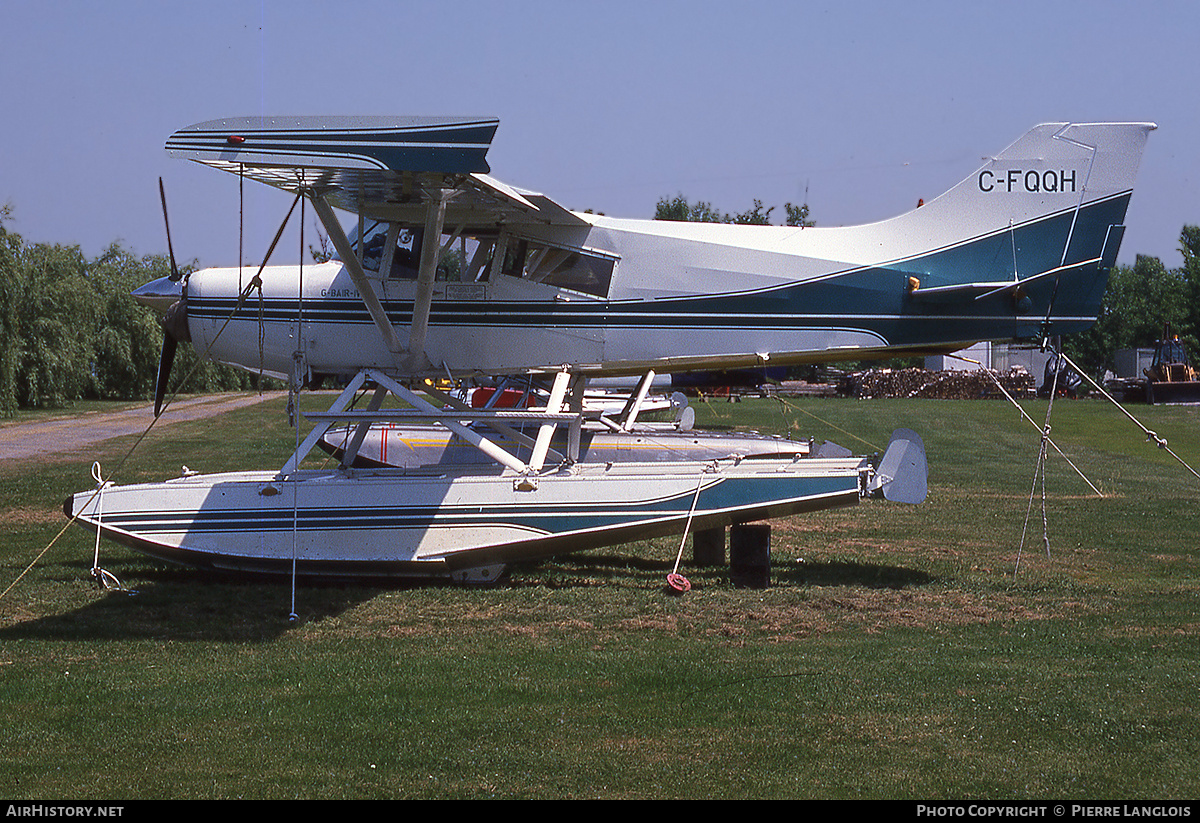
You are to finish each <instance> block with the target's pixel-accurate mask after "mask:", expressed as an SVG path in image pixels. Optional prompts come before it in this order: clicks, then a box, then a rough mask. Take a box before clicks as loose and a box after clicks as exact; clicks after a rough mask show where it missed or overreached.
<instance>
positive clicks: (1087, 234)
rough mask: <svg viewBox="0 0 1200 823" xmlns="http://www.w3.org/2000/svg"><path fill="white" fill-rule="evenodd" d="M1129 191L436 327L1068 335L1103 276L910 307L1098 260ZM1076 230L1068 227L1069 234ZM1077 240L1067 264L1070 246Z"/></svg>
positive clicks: (321, 316)
mask: <svg viewBox="0 0 1200 823" xmlns="http://www.w3.org/2000/svg"><path fill="white" fill-rule="evenodd" d="M1128 202H1129V194H1128V193H1125V194H1122V195H1120V196H1117V197H1112V198H1109V199H1106V200H1103V201H1099V202H1097V203H1093V204H1090V205H1089V206H1087V207H1086V208H1083V209H1081V210H1080V211H1079V212H1078V214H1076V213H1075V212H1074V211H1068V212H1063V213H1060V214H1056V215H1052V216H1050V217H1047V218H1044V219H1042V220H1039V221H1036V222H1034V223H1030V224H1028V225H1025V226H1021V227H1016V228H1014V229H1013V230H1011V231H1007V230H1006V231H1001V232H996V233H993V234H991V235H988V236H985V237H979V238H974V239H972V240H969V241H964V242H962V243H960V244H957V245H954V246H950V247H947V248H945V249H939V250H936V251H932V252H929V253H927V254H924V255H921V256H919V257H915V258H912V259H908V260H900V261H895V262H893V263H889V264H887V265H884V266H873V267H867V268H861V269H853V270H847V271H843V272H839V273H836V274H831V275H827V276H825V277H822V278H818V279H815V280H809V281H803V282H793V283H789V284H786V285H782V286H777V287H772V288H769V289H764V290H759V291H754V292H748V293H740V294H721V295H704V296H681V297H667V298H661V299H656V300H630V301H620V300H618V301H605V300H579V301H573V302H559V301H550V300H539V301H495V300H459V301H454V300H437V301H435V302H434V303H433V306H432V309H431V314H430V320H429V322H430V325H431V326H435V327H437V326H442V327H453V328H470V327H486V328H514V329H522V328H579V329H589V328H590V329H604V328H624V329H678V330H703V329H742V330H750V329H769V330H784V331H786V330H801V329H803V330H812V329H821V328H837V329H855V330H862V331H867V332H870V333H873V334H875V335H877V336H879V337H881V338H883V339H885V340H886V341H887V342H888V343H889V344H890V345H893V346H905V345H920V344H925V343H929V342H930V341H938V340H968V339H1001V338H1014V337H1017V338H1019V337H1027V336H1032V335H1034V334H1037V333H1040V332H1042V331H1045V330H1043V329H1041V321H1042V320H1043V319H1044V318H1045V316H1046V314H1047V311H1048V309H1050V308H1051V304H1052V303H1053V312H1052V316H1051V320H1052V321H1053V325H1052V326H1051V328H1050V329H1049V331H1050V333H1057V334H1068V333H1071V332H1074V331H1080V330H1082V329H1085V328H1087V327H1088V326H1090V325H1091V323H1092V322H1093V321H1094V318H1095V317H1096V315H1097V314H1098V312H1099V309H1100V301H1101V299H1102V297H1103V294H1104V288H1105V284H1106V282H1107V273H1106V272H1098V271H1097V270H1096V267H1094V266H1093V267H1088V268H1081V269H1078V270H1073V271H1071V272H1068V273H1066V274H1064V275H1063V276H1062V277H1061V278H1044V279H1042V280H1040V281H1037V282H1031V283H1028V284H1026V285H1025V286H1024V287H1023V288H1024V290H1025V292H1026V296H1027V297H1028V303H1027V304H1025V305H1024V306H1023V314H1022V313H1019V312H1018V311H1017V310H1016V308H1015V304H1014V301H1013V299H1012V297H1011V296H1010V295H1009V294H1006V293H1001V294H997V295H994V296H992V297H989V298H986V299H983V300H975V299H974V298H975V295H974V294H972V293H969V292H961V293H955V294H953V295H950V296H947V297H939V298H926V297H922V298H921V299H913V298H912V297H911V296H910V294H909V290H908V283H909V278H910V277H916V278H918V279H919V280H920V282H921V286H922V287H923V288H926V289H928V288H930V287H938V286H948V285H956V284H962V283H971V282H1002V281H1010V280H1013V279H1014V277H1013V275H1014V266H1015V271H1017V272H1018V273H1019V274H1020V276H1021V277H1031V276H1033V275H1036V274H1040V273H1041V272H1044V271H1049V270H1051V269H1055V268H1057V267H1059V266H1061V265H1063V264H1070V263H1074V262H1080V261H1083V260H1086V259H1092V258H1094V257H1097V256H1099V254H1100V251H1101V250H1102V249H1103V248H1104V242H1105V237H1106V235H1107V233H1108V231H1109V228H1110V226H1113V225H1120V224H1121V222H1122V221H1123V219H1124V215H1125V211H1126V207H1127V205H1128ZM1072 224H1073V225H1072ZM1068 236H1070V237H1071V249H1070V251H1069V253H1068V254H1067V255H1066V257H1065V259H1064V255H1063V247H1064V245H1065V243H1066V238H1067V237H1068ZM235 306H236V301H235V300H233V299H231V298H223V299H205V298H191V299H189V305H188V313H189V315H190V316H191V317H193V318H196V319H210V320H224V319H225V318H226V317H228V316H229V314H230V313H231V312H232V311H233V309H234V307H235ZM384 308H385V310H386V311H387V314H388V317H389V319H390V320H391V322H392V323H393V324H396V325H399V326H406V325H410V324H411V323H412V312H413V303H412V301H385V302H384ZM301 314H302V316H303V318H304V321H305V322H306V323H313V324H332V325H340V324H351V325H370V324H371V323H372V320H371V317H370V315H369V314H368V313H367V310H366V308H365V306H364V305H363V303H362V302H361V301H360V300H358V299H356V298H321V299H317V298H306V299H305V300H304V301H303V303H301V302H300V301H297V300H295V299H278V298H269V299H265V300H263V301H262V304H261V318H262V319H263V320H264V321H266V322H293V321H295V320H296V318H297V316H298V315H301ZM237 317H238V318H239V319H244V320H246V321H252V322H255V323H257V322H258V321H259V318H260V305H259V303H258V301H256V300H255V299H253V298H251V299H250V300H249V301H247V303H246V304H245V305H244V306H243V307H242V309H241V310H240V311H239V312H238V314H237Z"/></svg>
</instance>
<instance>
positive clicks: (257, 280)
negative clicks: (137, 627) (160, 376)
mask: <svg viewBox="0 0 1200 823" xmlns="http://www.w3.org/2000/svg"><path fill="white" fill-rule="evenodd" d="M301 197H303V195H301V194H298V195H296V199H295V200H294V201H292V206H291V208H290V209H288V213H287V215H286V216H285V217H284V218H283V223H282V225H280V227H279V231H278V232H277V233H276V234H275V239H274V240H272V241H271V246H270V248H268V249H267V254H266V256H265V257H264V258H263V262H262V264H261V265H260V266H259V268H258V273H257V274H255V275H254V277H253V279H251V280H250V282H249V283H247V284H246V287H245V288H244V289H243V290H242V292H241V294H240V295H239V296H238V302H237V304H236V305H235V306H234V307H233V310H232V311H230V313H229V315H228V316H227V317H226V318H225V321H224V322H223V323H222V324H221V327H220V328H219V329H217V333H216V334H215V335H213V338H212V340H211V341H210V342H209V344H208V346H207V347H205V350H204V353H203V354H202V355H201V356H199V357H197V358H196V362H194V363H193V364H192V367H191V369H189V370H188V372H187V374H185V375H184V377H183V380H181V381H180V382H179V384H178V385H180V386H182V385H184V384H185V383H186V382H187V380H188V378H189V377H191V376H192V374H193V373H194V372H195V371H196V369H197V368H199V366H200V363H201V362H203V361H204V360H205V359H207V355H208V352H209V351H211V350H212V347H213V345H214V344H215V343H216V342H217V340H218V338H220V336H221V333H222V332H224V331H225V328H226V327H227V326H228V325H229V324H230V323H231V322H232V321H233V317H234V315H235V314H237V312H238V311H239V310H240V309H241V308H242V305H243V304H244V303H245V301H246V298H247V297H248V296H249V295H250V291H251V289H253V288H255V287H257V288H258V289H259V293H260V295H261V293H262V277H261V275H262V273H263V270H264V269H265V268H266V266H267V261H268V260H269V259H270V258H271V253H272V252H273V251H274V250H275V246H276V245H277V244H278V243H279V239H280V237H282V236H283V231H284V229H285V228H286V227H287V224H288V221H289V220H290V219H291V216H292V212H293V211H295V209H296V204H297V203H298V202H300V199H301ZM178 394H179V391H178V389H176V390H175V391H174V392H172V393H171V396H170V397H169V398H167V399H164V401H163V405H162V408H161V410H160V415H159V416H161V412H164V411H166V409H167V406H168V405H170V403H171V402H172V401H173V400H174V399H175V397H176V395H178ZM159 416H155V417H153V418H152V419H151V420H150V423H149V425H147V426H146V428H145V430H143V431H142V433H141V434H140V435H138V438H137V440H135V441H134V442H133V444H132V445H130V447H129V449H128V450H127V451H126V452H125V454H124V456H123V457H122V458H121V459H120V460H119V461H118V462H117V467H116V469H114V470H113V472H112V474H111V475H110V477H115V476H117V475H118V474H120V473H121V470H122V469H123V468H124V467H125V464H126V463H127V462H129V458H130V457H132V456H133V453H134V452H135V451H136V450H137V449H138V447H140V446H141V444H142V441H143V440H145V439H146V437H147V435H149V434H150V431H151V430H152V429H153V428H154V424H155V423H157V422H158V419H159ZM100 491H101V487H99V486H98V487H97V488H96V490H95V491H93V492H92V496H91V497H89V498H88V499H87V502H86V503H84V504H83V506H81V507H80V509H79V511H80V512H82V511H83V510H84V509H86V508H87V507H88V506H89V505H90V504H91V502H92V501H93V500H95V499H96V496H97V495H98V494H100ZM78 519H79V514H78V513H76V514H73V515H71V517H70V518H69V519H68V520H67V523H66V525H65V526H63V527H62V528H61V529H60V530H59V532H58V534H56V535H54V537H53V538H51V540H50V542H49V543H47V544H46V546H45V547H44V548H43V549H42V550H41V551H40V552H38V553H37V556H36V557H34V558H33V560H31V561H30V563H29V565H28V566H26V567H25V568H24V569H23V570H22V571H21V573H20V574H18V575H17V577H16V579H15V580H13V582H12V583H10V584H9V585H8V588H6V589H5V590H4V591H3V592H0V600H3V599H4V598H5V597H6V596H7V595H8V593H9V592H10V591H12V590H13V589H14V588H15V587H16V585H17V584H18V583H19V582H21V580H22V578H24V577H25V575H27V574H28V573H29V572H30V570H32V569H33V567H34V566H36V565H37V564H38V562H39V561H40V560H41V559H42V558H43V557H44V556H45V555H46V552H48V551H50V549H52V548H53V547H54V546H55V545H56V544H57V543H58V541H59V540H60V539H62V536H63V535H64V534H66V532H67V529H69V528H70V527H71V526H73V525H74V524H75V521H76V520H78ZM96 531H97V540H98V539H99V537H98V535H99V531H100V527H99V525H97V527H96Z"/></svg>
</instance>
